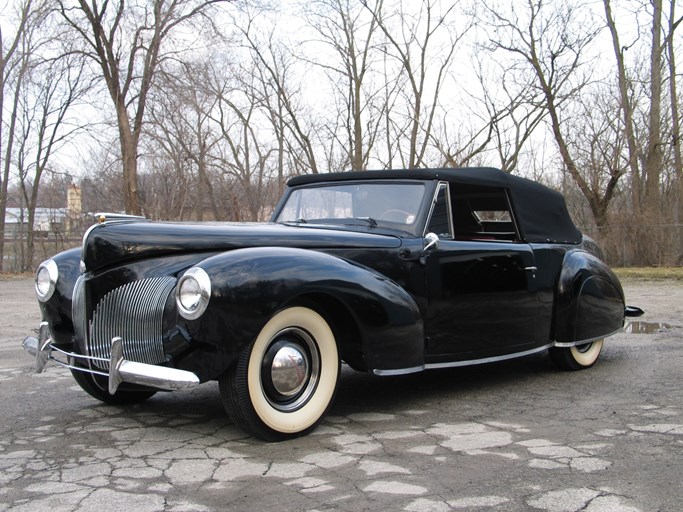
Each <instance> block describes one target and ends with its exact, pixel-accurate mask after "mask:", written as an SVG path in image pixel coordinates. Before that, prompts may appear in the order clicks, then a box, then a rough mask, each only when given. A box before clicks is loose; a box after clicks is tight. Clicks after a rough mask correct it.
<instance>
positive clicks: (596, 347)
mask: <svg viewBox="0 0 683 512" xmlns="http://www.w3.org/2000/svg"><path fill="white" fill-rule="evenodd" d="M602 342H603V340H597V341H591V342H590V343H584V344H582V345H576V346H574V347H553V348H551V349H549V353H550V359H552V361H553V363H555V365H556V366H557V367H558V368H560V369H562V370H571V371H576V370H583V369H585V368H590V367H591V366H593V365H594V364H595V362H596V361H597V360H598V357H599V356H600V352H601V351H602Z"/></svg>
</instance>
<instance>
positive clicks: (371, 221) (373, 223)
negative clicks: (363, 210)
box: [354, 217, 377, 228]
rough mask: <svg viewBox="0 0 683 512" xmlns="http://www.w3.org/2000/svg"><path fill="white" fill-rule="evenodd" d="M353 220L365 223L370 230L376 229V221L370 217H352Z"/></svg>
mask: <svg viewBox="0 0 683 512" xmlns="http://www.w3.org/2000/svg"><path fill="white" fill-rule="evenodd" d="M354 219H356V220H362V221H364V222H367V223H368V226H370V227H371V228H376V227H377V221H376V220H375V219H373V218H372V217H354Z"/></svg>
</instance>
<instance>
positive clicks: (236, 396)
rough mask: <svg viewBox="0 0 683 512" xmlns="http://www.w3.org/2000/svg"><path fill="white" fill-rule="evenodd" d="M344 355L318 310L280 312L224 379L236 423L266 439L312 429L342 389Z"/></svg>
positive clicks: (225, 395) (228, 408)
mask: <svg viewBox="0 0 683 512" xmlns="http://www.w3.org/2000/svg"><path fill="white" fill-rule="evenodd" d="M338 379H339V354H338V351H337V344H336V341H335V337H334V334H333V333H332V330H331V329H330V326H329V325H328V324H327V322H326V321H325V319H324V318H323V317H322V316H320V315H319V314H318V313H316V312H315V311H313V310H312V309H309V308H306V307H291V308H288V309H284V310H282V311H280V312H279V313H277V314H275V315H274V316H273V317H272V318H271V319H270V320H269V321H268V323H267V324H266V325H265V326H264V327H263V329H262V330H261V332H260V333H259V335H258V337H257V338H256V340H255V341H254V342H253V343H251V344H250V345H249V346H248V347H247V348H246V349H245V350H244V351H243V352H242V354H241V355H240V357H239V359H238V361H237V362H236V364H234V365H233V366H232V367H231V368H230V369H229V370H228V371H227V372H226V373H225V374H224V375H223V376H222V377H221V378H220V380H219V388H220V392H221V398H222V400H223V405H224V406H225V409H226V411H227V412H228V414H229V415H230V417H231V419H232V420H233V422H235V424H237V425H238V426H239V427H241V428H242V429H243V430H245V431H247V432H249V433H250V434H252V435H254V436H256V437H259V438H261V439H264V440H266V441H280V440H283V439H288V438H292V437H297V436H300V435H303V434H306V433H308V432H310V431H311V430H313V429H314V428H315V427H316V426H317V425H318V423H320V421H321V420H322V418H323V416H324V414H325V412H326V411H327V409H328V408H329V406H330V404H331V403H332V400H333V399H334V395H335V393H336V389H337V381H338Z"/></svg>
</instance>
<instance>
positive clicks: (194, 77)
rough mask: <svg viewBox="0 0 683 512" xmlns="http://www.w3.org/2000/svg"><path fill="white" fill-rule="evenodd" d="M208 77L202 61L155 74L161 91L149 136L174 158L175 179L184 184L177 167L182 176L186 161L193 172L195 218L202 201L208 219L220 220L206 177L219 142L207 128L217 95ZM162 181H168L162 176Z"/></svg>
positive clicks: (220, 211)
mask: <svg viewBox="0 0 683 512" xmlns="http://www.w3.org/2000/svg"><path fill="white" fill-rule="evenodd" d="M212 78H213V77H212V75H211V70H210V62H209V61H208V59H206V60H204V61H202V60H201V59H197V61H196V62H193V63H188V62H182V63H178V64H177V65H175V66H174V67H173V69H170V67H169V68H168V69H165V70H164V71H163V73H161V75H160V79H162V80H163V94H159V97H158V98H156V101H155V102H154V104H153V105H152V108H151V109H150V113H151V116H150V120H151V123H150V124H151V126H150V130H149V134H150V138H152V139H153V141H154V143H155V144H156V147H157V148H158V149H161V154H163V155H165V156H166V157H167V158H168V159H169V160H170V161H171V162H174V165H173V167H174V171H175V172H174V173H173V174H174V175H176V177H177V180H176V182H177V183H178V184H179V185H181V186H186V185H187V181H188V176H181V175H180V174H181V173H182V171H183V170H184V171H185V174H187V167H188V165H190V166H191V167H192V169H193V170H194V171H196V172H195V174H196V181H195V184H196V187H194V190H195V191H196V195H195V196H194V197H193V202H194V204H195V207H196V218H197V220H203V219H204V204H205V201H208V205H209V208H210V211H211V217H212V218H213V220H222V219H224V218H225V215H224V213H223V212H224V209H223V208H221V207H220V205H219V202H218V200H217V198H216V195H215V192H214V188H215V187H214V184H213V183H212V181H211V177H210V167H211V165H212V162H211V161H212V159H213V158H214V157H212V152H213V150H214V148H215V147H216V146H217V145H218V144H219V143H220V142H221V135H220V132H219V131H217V130H214V129H213V128H212V124H213V121H212V119H211V116H212V114H213V110H214V108H215V107H216V104H217V102H218V99H219V98H218V96H217V95H216V94H215V93H214V91H212V90H211V87H210V85H209V84H210V82H211V80H212ZM162 167H164V168H166V167H168V166H167V165H162ZM163 181H164V182H165V183H166V184H167V185H170V182H169V181H168V178H164V180H163ZM174 195H176V194H174ZM184 195H185V194H182V193H180V191H178V193H177V196H178V197H180V196H184ZM171 197H173V196H171Z"/></svg>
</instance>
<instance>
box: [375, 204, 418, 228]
mask: <svg viewBox="0 0 683 512" xmlns="http://www.w3.org/2000/svg"><path fill="white" fill-rule="evenodd" d="M409 217H413V214H412V213H410V212H407V211H405V210H400V209H398V208H390V209H389V210H384V211H383V212H382V213H381V214H380V215H379V217H378V218H379V219H382V220H388V221H389V222H400V223H402V224H407V223H408V218H409Z"/></svg>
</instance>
